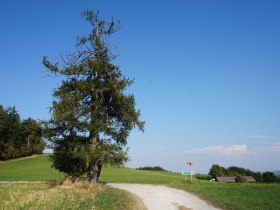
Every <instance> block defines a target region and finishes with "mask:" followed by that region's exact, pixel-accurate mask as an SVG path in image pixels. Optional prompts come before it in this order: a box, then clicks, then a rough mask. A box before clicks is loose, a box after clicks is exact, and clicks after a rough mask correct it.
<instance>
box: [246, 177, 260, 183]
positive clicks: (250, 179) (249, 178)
mask: <svg viewBox="0 0 280 210" xmlns="http://www.w3.org/2000/svg"><path fill="white" fill-rule="evenodd" d="M243 178H244V180H245V182H247V183H256V182H257V181H256V179H255V178H254V177H252V176H244V177H243Z"/></svg>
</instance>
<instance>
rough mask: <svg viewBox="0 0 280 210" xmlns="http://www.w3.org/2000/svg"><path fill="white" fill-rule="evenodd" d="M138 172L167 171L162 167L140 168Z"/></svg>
mask: <svg viewBox="0 0 280 210" xmlns="http://www.w3.org/2000/svg"><path fill="white" fill-rule="evenodd" d="M136 170H146V171H167V170H165V169H164V168H162V167H160V166H153V167H152V166H145V167H139V168H136Z"/></svg>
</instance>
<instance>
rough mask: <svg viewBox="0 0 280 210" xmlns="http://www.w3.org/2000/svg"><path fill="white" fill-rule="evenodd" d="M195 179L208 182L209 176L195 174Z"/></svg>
mask: <svg viewBox="0 0 280 210" xmlns="http://www.w3.org/2000/svg"><path fill="white" fill-rule="evenodd" d="M195 178H197V179H200V180H210V179H211V176H210V175H207V174H195Z"/></svg>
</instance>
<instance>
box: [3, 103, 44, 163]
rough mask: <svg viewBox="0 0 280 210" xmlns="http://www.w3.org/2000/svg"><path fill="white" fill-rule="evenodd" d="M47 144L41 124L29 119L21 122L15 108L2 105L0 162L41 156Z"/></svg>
mask: <svg viewBox="0 0 280 210" xmlns="http://www.w3.org/2000/svg"><path fill="white" fill-rule="evenodd" d="M44 147H45V142H44V141H43V139H42V129H41V126H40V124H39V123H38V122H37V121H35V120H33V119H31V118H28V119H27V120H23V121H21V119H20V116H19V114H18V113H17V111H16V109H15V107H8V108H7V109H4V108H3V106H1V105H0V148H1V149H0V160H9V159H13V158H18V157H24V156H29V155H32V154H41V153H42V152H43V150H44Z"/></svg>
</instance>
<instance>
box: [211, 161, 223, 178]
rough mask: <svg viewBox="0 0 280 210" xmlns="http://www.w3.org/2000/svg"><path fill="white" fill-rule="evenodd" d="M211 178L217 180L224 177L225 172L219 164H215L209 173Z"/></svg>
mask: <svg viewBox="0 0 280 210" xmlns="http://www.w3.org/2000/svg"><path fill="white" fill-rule="evenodd" d="M208 174H209V175H210V176H211V177H213V178H216V177H218V176H223V175H224V170H223V168H222V167H221V166H220V165H219V164H213V165H212V167H211V168H210V170H209V173H208Z"/></svg>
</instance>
